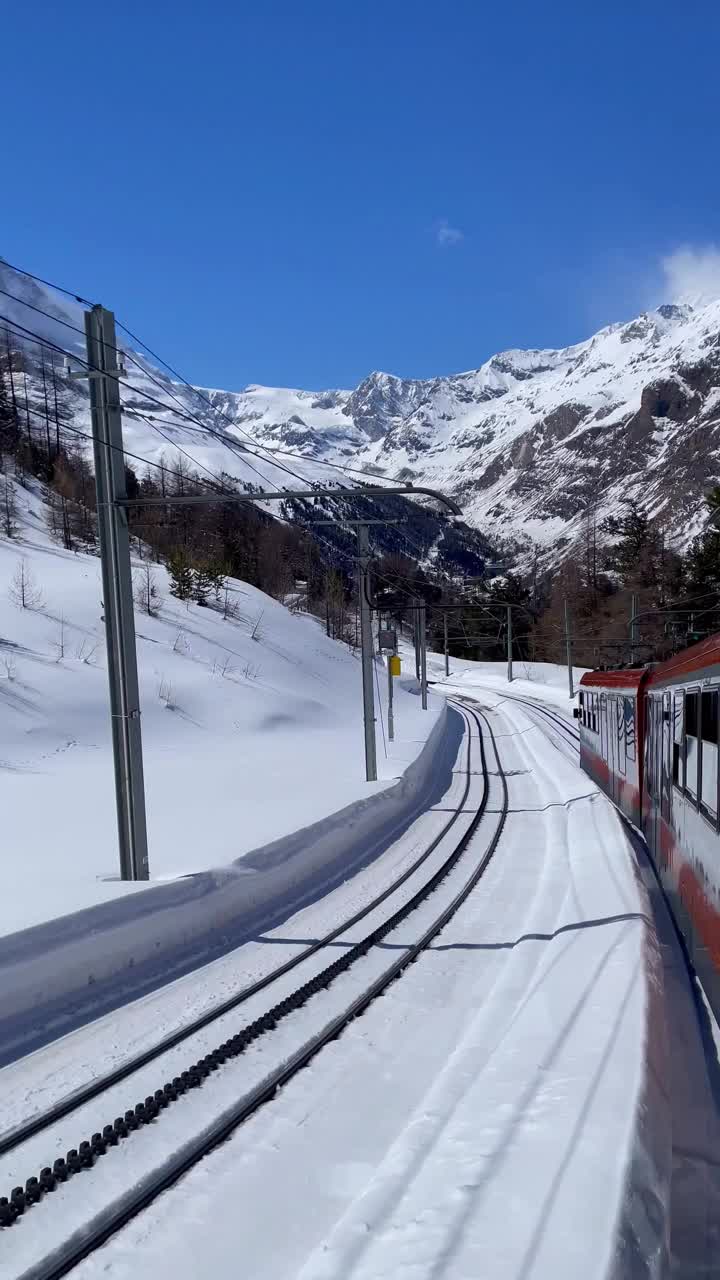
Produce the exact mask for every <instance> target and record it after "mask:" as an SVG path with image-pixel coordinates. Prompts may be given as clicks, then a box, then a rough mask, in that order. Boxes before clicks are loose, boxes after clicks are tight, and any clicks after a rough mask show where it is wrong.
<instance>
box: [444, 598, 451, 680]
mask: <svg viewBox="0 0 720 1280" xmlns="http://www.w3.org/2000/svg"><path fill="white" fill-rule="evenodd" d="M443 646H444V650H445V675H446V677H447V676H449V675H450V651H449V649H448V616H447V609H446V610H445V612H444V613H443Z"/></svg>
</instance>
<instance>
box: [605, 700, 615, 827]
mask: <svg viewBox="0 0 720 1280" xmlns="http://www.w3.org/2000/svg"><path fill="white" fill-rule="evenodd" d="M616 703H617V699H616V698H612V697H608V698H607V700H606V703H605V752H604V755H605V759H606V760H607V764H608V771H609V777H608V793H609V795H610V797H611V799H612V800H614V801H615V802H616V803H617V799H618V776H617V775H618V748H617V723H616V722H617V707H616Z"/></svg>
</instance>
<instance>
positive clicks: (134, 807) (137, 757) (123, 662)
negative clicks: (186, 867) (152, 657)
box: [85, 306, 149, 880]
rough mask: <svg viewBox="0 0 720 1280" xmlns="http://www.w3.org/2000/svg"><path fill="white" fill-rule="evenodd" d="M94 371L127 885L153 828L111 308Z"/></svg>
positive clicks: (144, 861) (94, 340) (93, 357)
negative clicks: (147, 788)
mask: <svg viewBox="0 0 720 1280" xmlns="http://www.w3.org/2000/svg"><path fill="white" fill-rule="evenodd" d="M85 337H86V340H87V358H88V364H89V366H90V372H89V374H88V375H86V376H87V377H88V380H89V383H90V411H91V417H92V434H93V450H94V454H95V483H96V486H97V510H98V528H99V532H100V560H101V568H102V588H103V610H104V614H105V637H106V641H107V655H108V679H109V682H110V710H111V717H112V720H111V723H112V744H113V762H114V765H115V796H116V801H117V820H118V840H119V845H120V874H121V876H122V879H123V880H147V879H148V874H149V872H148V848H147V826H146V821H145V788H144V782H143V761H142V738H141V734H140V696H139V691H138V675H137V656H136V653H135V621H134V617H133V593H132V575H131V571H130V539H129V536H128V513H127V510H126V508H125V507H123V506H120V505H116V504H120V503H122V502H127V489H126V486H125V459H124V457H123V452H122V449H123V441H122V422H121V417H120V387H119V385H118V377H119V376H120V374H121V373H122V370H121V369H119V368H118V365H117V360H116V354H117V343H116V338H115V317H114V315H113V313H112V312H111V311H106V310H105V308H104V307H100V306H97V307H93V309H92V311H88V312H86V313H85Z"/></svg>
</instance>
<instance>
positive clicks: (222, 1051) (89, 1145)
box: [0, 702, 508, 1280]
mask: <svg viewBox="0 0 720 1280" xmlns="http://www.w3.org/2000/svg"><path fill="white" fill-rule="evenodd" d="M456 705H459V704H458V703H457V702H456ZM462 712H463V714H464V715H465V717H466V723H469V721H474V722H475V724H476V726H477V729H478V733H479V739H478V741H479V746H480V757H481V772H482V778H483V795H482V800H481V802H480V804H479V805H478V807H477V810H476V811H475V812H474V813H473V814H472V816H471V820H470V822H469V824H468V826H467V828H466V829H465V831H464V832H463V834H462V835H461V837H460V839H459V840H458V842H457V844H456V846H455V848H454V849H453V851H452V853H451V854H450V855H449V857H448V858H447V859H446V860H445V861H444V862H443V863H442V864H441V865H440V867H439V869H438V870H437V871H436V872H435V873H434V874H433V875H432V876H431V877H430V879H429V880H428V881H427V882H426V884H425V885H423V886H422V887H421V888H420V889H419V890H418V891H417V892H416V893H415V894H414V895H413V896H412V897H411V898H410V899H409V900H408V901H407V902H405V903H404V905H403V906H402V907H401V908H400V909H399V910H397V911H395V912H394V913H393V914H392V915H391V916H390V917H389V918H388V919H386V920H385V921H384V922H383V923H381V924H380V925H379V926H378V927H377V928H375V929H373V930H372V931H371V932H370V933H369V934H368V935H367V936H366V937H365V938H363V939H362V940H361V941H360V942H358V943H356V944H354V945H353V946H351V948H350V949H349V950H348V951H347V952H346V953H345V954H344V955H343V956H341V957H340V958H339V959H338V960H336V961H334V962H333V964H331V965H329V966H327V967H326V968H325V969H323V970H322V971H321V972H320V973H319V974H317V975H316V976H315V977H314V978H312V979H311V980H310V981H309V982H307V983H305V984H304V985H303V986H301V987H300V988H298V989H297V990H296V991H295V992H294V993H292V994H291V995H290V996H288V997H287V998H286V999H285V1000H282V1001H280V1003H279V1004H276V1005H275V1006H274V1007H273V1008H271V1009H269V1010H268V1011H267V1012H266V1013H265V1014H263V1015H262V1016H261V1017H260V1018H257V1019H255V1020H254V1022H252V1023H250V1024H249V1025H248V1026H246V1027H244V1028H243V1029H242V1030H241V1031H240V1032H238V1033H237V1034H236V1035H234V1036H232V1037H231V1038H230V1039H229V1040H226V1041H224V1042H223V1043H222V1044H221V1045H219V1046H218V1047H217V1048H216V1049H215V1050H214V1051H213V1052H212V1053H210V1054H207V1055H206V1056H205V1057H204V1058H202V1059H200V1060H199V1061H198V1062H196V1063H194V1064H193V1066H191V1067H190V1068H189V1069H188V1070H187V1071H185V1072H182V1073H181V1074H180V1075H179V1076H176V1077H174V1078H173V1079H172V1080H170V1081H168V1082H166V1084H165V1085H164V1086H163V1087H162V1088H161V1089H158V1090H156V1091H155V1093H154V1094H152V1095H149V1096H148V1097H147V1098H146V1099H145V1101H144V1102H141V1103H138V1104H137V1105H136V1106H135V1108H134V1109H132V1110H128V1111H126V1112H125V1114H124V1116H121V1117H118V1118H117V1119H116V1120H115V1122H114V1124H112V1125H106V1126H105V1127H104V1128H103V1129H102V1131H101V1132H100V1131H98V1132H97V1133H95V1134H93V1136H92V1138H90V1139H89V1140H86V1141H85V1142H83V1143H81V1144H80V1146H79V1147H78V1148H73V1149H71V1150H70V1151H69V1152H68V1155H67V1157H66V1158H65V1159H64V1160H60V1161H56V1162H55V1166H53V1167H52V1168H50V1167H49V1166H48V1167H46V1168H44V1169H43V1170H42V1171H41V1173H40V1175H39V1176H36V1177H33V1178H29V1179H28V1180H27V1182H26V1183H25V1186H24V1187H22V1188H21V1187H18V1188H16V1189H15V1191H14V1192H13V1193H12V1196H11V1197H10V1198H9V1200H7V1201H5V1202H4V1203H1V1204H0V1208H1V1209H2V1211H3V1213H4V1218H5V1221H6V1222H7V1223H8V1225H11V1224H12V1223H13V1222H15V1220H16V1219H17V1218H18V1217H20V1216H21V1215H24V1213H25V1211H26V1210H27V1209H29V1208H30V1207H31V1206H34V1205H35V1204H36V1203H37V1202H38V1201H39V1200H41V1199H42V1198H43V1197H44V1196H45V1195H46V1194H47V1193H49V1192H50V1191H52V1190H53V1189H54V1187H56V1186H57V1185H58V1182H63V1181H65V1180H67V1178H69V1177H72V1176H73V1175H75V1174H77V1173H79V1172H81V1171H83V1170H86V1169H89V1168H91V1167H92V1165H93V1164H94V1163H95V1161H96V1160H97V1159H98V1158H99V1157H100V1156H102V1155H104V1154H105V1153H106V1152H108V1151H109V1149H110V1147H112V1146H115V1145H118V1144H119V1143H121V1142H124V1141H125V1140H126V1139H127V1138H128V1137H129V1136H130V1134H131V1133H132V1132H133V1131H134V1130H136V1129H138V1128H144V1127H145V1126H146V1125H148V1124H151V1123H153V1122H155V1121H156V1120H157V1118H158V1117H159V1115H160V1113H161V1112H162V1111H163V1110H165V1109H166V1108H167V1107H169V1106H171V1105H172V1104H174V1103H175V1102H176V1101H177V1100H178V1099H179V1098H180V1097H181V1096H183V1095H184V1094H185V1093H186V1092H189V1091H192V1090H194V1089H197V1088H200V1087H201V1086H202V1085H203V1084H204V1083H205V1081H206V1080H207V1079H208V1078H209V1076H211V1075H212V1073H213V1072H215V1071H217V1070H218V1069H220V1068H221V1067H222V1066H223V1065H224V1064H225V1063H226V1062H228V1061H229V1060H231V1059H233V1058H235V1057H238V1056H239V1055H241V1054H242V1053H243V1052H244V1051H245V1049H246V1048H247V1047H248V1046H249V1045H250V1044H252V1043H253V1042H254V1041H256V1040H257V1039H259V1038H260V1037H261V1036H264V1035H266V1034H268V1033H269V1032H271V1031H272V1030H273V1029H274V1028H275V1026H276V1025H277V1024H278V1022H280V1021H282V1020H283V1019H284V1018H285V1017H286V1016H287V1015H288V1014H289V1013H291V1012H292V1011H294V1010H295V1009H297V1008H299V1007H300V1006H301V1005H303V1004H305V1003H306V1002H307V1001H308V1000H309V999H311V998H312V997H313V996H314V995H315V994H316V993H317V992H319V991H320V990H322V989H324V988H327V987H329V986H330V985H331V984H332V983H333V982H334V980H335V979H336V978H337V977H338V976H339V975H340V974H341V973H344V972H346V971H347V970H348V969H349V968H351V966H352V965H353V964H354V963H355V962H356V961H357V960H358V959H359V958H360V957H361V956H364V955H367V953H368V952H369V951H371V949H372V948H374V947H376V946H377V945H378V944H379V943H380V942H381V941H382V939H383V938H384V937H385V936H386V935H387V934H388V933H390V932H391V930H393V929H394V928H396V927H397V925H398V924H400V923H402V922H403V921H404V920H405V919H406V918H407V917H408V916H409V915H410V914H411V913H412V912H413V911H414V910H415V909H416V908H417V907H419V906H420V905H421V904H422V903H423V902H425V901H426V899H428V898H429V896H430V895H431V894H432V893H433V892H434V890H436V889H437V888H438V886H439V885H440V884H441V883H442V881H443V880H444V879H445V878H446V877H447V875H448V874H449V873H450V872H451V871H452V870H453V868H454V867H455V866H456V864H457V863H458V861H459V859H460V858H461V856H462V854H463V853H464V852H465V850H466V848H467V846H468V844H469V843H470V841H471V840H472V838H473V836H474V835H475V833H476V831H477V829H478V827H479V825H480V822H481V820H482V818H483V816H484V814H485V810H486V807H487V801H488V796H489V773H488V769H487V763H486V758H485V746H484V740H483V724H484V726H485V729H486V730H487V733H488V735H489V737H490V740H491V742H492V745H493V750H494V754H495V758H496V761H497V773H498V777H499V780H500V783H501V787H502V797H503V799H502V806H501V808H500V810H499V813H498V815H497V824H496V827H495V830H494V833H493V835H492V838H491V839H490V841H489V843H488V845H487V847H486V849H485V851H484V853H483V855H482V857H481V858H480V860H479V862H478V863H477V864H476V865H475V867H474V869H473V871H472V873H471V874H470V876H469V877H468V879H467V880H466V881H465V882H464V884H463V885H462V887H461V888H460V890H459V892H457V893H455V895H454V896H453V897H452V899H451V901H450V902H449V904H447V905H446V906H445V907H444V909H443V910H442V911H441V912H440V914H439V915H437V916H436V917H435V919H434V920H433V921H432V923H431V924H430V925H429V927H427V928H426V929H425V930H424V932H423V934H422V936H421V937H420V938H419V939H418V940H417V941H416V942H414V943H412V944H409V945H408V946H407V948H406V949H404V950H403V952H402V954H401V955H400V956H399V957H398V958H397V959H396V960H395V961H394V962H393V963H392V964H390V965H389V966H388V968H386V969H385V970H383V972H382V973H381V974H380V975H379V977H377V978H376V979H375V980H374V981H373V982H372V983H371V984H369V985H368V986H367V988H365V989H364V990H363V991H362V992H361V993H360V994H359V995H357V996H356V997H355V998H354V999H353V1000H352V1001H351V1002H350V1003H349V1005H348V1006H347V1007H346V1008H344V1009H343V1010H342V1011H341V1012H340V1013H338V1014H337V1015H336V1016H335V1017H333V1018H332V1019H331V1021H330V1022H329V1023H327V1024H326V1025H325V1026H324V1027H323V1029H322V1030H321V1031H320V1032H319V1033H318V1034H316V1035H314V1036H312V1037H310V1038H309V1039H308V1040H307V1041H306V1042H305V1043H304V1044H302V1045H301V1047H300V1048H299V1049H297V1050H296V1051H295V1052H294V1053H293V1054H291V1055H290V1056H289V1057H288V1058H287V1059H286V1060H285V1061H284V1062H283V1063H282V1065H281V1066H279V1067H277V1068H276V1069H275V1070H272V1071H270V1072H269V1073H268V1074H267V1075H266V1076H265V1078H264V1079H263V1080H262V1081H261V1082H260V1083H259V1084H258V1085H257V1086H256V1087H255V1088H253V1089H251V1090H250V1091H248V1092H247V1093H246V1094H245V1095H244V1096H243V1097H241V1098H239V1099H238V1100H237V1101H236V1102H235V1103H234V1104H233V1105H232V1106H231V1107H229V1108H227V1109H226V1110H225V1111H223V1112H222V1113H221V1114H220V1115H219V1116H218V1117H217V1118H216V1119H215V1120H214V1121H213V1122H212V1123H211V1124H210V1125H209V1126H207V1127H206V1128H205V1129H204V1130H203V1132H202V1133H201V1134H200V1135H198V1136H197V1137H196V1138H194V1139H192V1140H191V1141H189V1142H187V1143H186V1144H185V1145H183V1147H182V1148H181V1149H179V1150H178V1151H177V1153H176V1155H174V1156H172V1157H171V1158H169V1159H168V1160H166V1161H165V1163H164V1164H163V1165H162V1166H161V1168H160V1169H159V1170H157V1172H156V1173H153V1174H151V1175H148V1176H146V1177H144V1178H140V1179H139V1180H138V1181H137V1182H136V1183H135V1185H134V1186H132V1187H131V1188H130V1189H129V1190H128V1191H127V1192H125V1193H123V1194H122V1195H121V1196H119V1197H118V1198H117V1199H116V1200H115V1201H114V1203H113V1204H111V1205H109V1206H108V1207H107V1208H106V1209H101V1210H100V1211H98V1212H97V1213H96V1214H95V1216H94V1218H93V1220H92V1222H91V1223H90V1224H88V1225H87V1226H85V1227H83V1229H82V1230H79V1231H76V1232H75V1234H73V1235H72V1236H71V1238H69V1239H68V1240H67V1241H66V1242H64V1243H63V1244H61V1245H59V1246H57V1247H56V1248H55V1249H54V1250H53V1252H52V1253H51V1254H50V1255H48V1256H46V1257H45V1258H44V1259H42V1260H40V1261H39V1262H38V1263H37V1264H34V1265H33V1266H31V1268H30V1269H29V1270H27V1271H25V1272H24V1273H23V1275H24V1276H25V1277H27V1280H31V1277H32V1280H56V1278H58V1277H60V1276H63V1275H66V1274H67V1272H68V1271H70V1270H71V1269H72V1267H74V1266H75V1265H77V1263H78V1262H79V1261H81V1259H82V1258H84V1257H86V1256H87V1255H88V1254H90V1253H92V1252H93V1251H94V1250H95V1249H96V1248H98V1247H99V1246H100V1245H101V1244H102V1243H104V1242H105V1241H106V1240H107V1239H108V1238H109V1237H110V1236H111V1235H113V1234H114V1233H115V1232H116V1231H117V1230H118V1229H119V1228H120V1227H122V1226H123V1225H124V1224H125V1223H127V1222H129V1221H130V1220H131V1219H132V1218H133V1217H135V1216H136V1215H137V1214H138V1213H140V1212H141V1211H142V1210H143V1209H144V1208H145V1207H146V1206H147V1205H148V1204H150V1203H151V1201H152V1200H154V1199H155V1198H156V1196H158V1195H159V1194H160V1193H161V1192H162V1191H164V1190H166V1189H167V1188H168V1187H170V1186H172V1185H173V1183H175V1182H176V1181H177V1180H178V1179H179V1178H180V1177H181V1176H182V1175H183V1174H184V1173H185V1172H186V1171H187V1170H189V1169H190V1168H191V1167H192V1166H193V1165H194V1164H196V1163H197V1162H198V1161H199V1160H201V1159H203V1158H204V1156H205V1155H207V1154H208V1152H210V1151H211V1150H212V1149H213V1148H214V1147H216V1146H217V1145H218V1144H219V1143H221V1142H223V1141H224V1140H225V1139H226V1138H227V1137H228V1136H229V1135H230V1134H231V1133H232V1132H233V1130H234V1129H236V1128H237V1126H238V1125H240V1124H241V1123H242V1122H243V1121H244V1120H246V1119H247V1118H248V1117H249V1116H251V1115H252V1114H253V1113H254V1112H255V1111H257V1110H258V1108H259V1107H261V1106H262V1105H263V1104H264V1103H265V1102H266V1101H268V1100H269V1099H270V1098H272V1097H273V1096H274V1094H275V1093H276V1091H277V1090H278V1089H279V1088H280V1087H281V1086H282V1085H283V1084H285V1083H286V1082H288V1081H289V1080H290V1079H291V1078H292V1077H293V1076H294V1075H295V1074H296V1073H297V1072H298V1071H300V1070H301V1069H302V1068H303V1067H304V1066H305V1065H306V1064H307V1063H308V1062H310V1061H311V1059H312V1058H313V1057H314V1056H315V1055H316V1054H317V1053H318V1052H319V1051H320V1050H321V1049H322V1048H323V1046H324V1045H326V1044H327V1043H329V1042H330V1041H331V1040H333V1039H335V1038H337V1036H338V1035H340V1033H341V1032H342V1031H343V1029H344V1028H345V1027H346V1026H347V1025H348V1024H349V1023H350V1022H351V1021H352V1020H353V1019H354V1018H355V1017H357V1016H358V1015H359V1014H360V1013H362V1012H363V1010H364V1009H366V1008H367V1007H368V1005H369V1004H370V1003H371V1002H372V1001H373V1000H374V999H375V997H376V996H378V995H379V994H381V992H383V991H385V990H386V989H387V987H388V986H389V985H390V984H391V983H392V982H393V981H394V980H395V979H396V978H397V977H398V976H399V975H400V974H401V973H402V971H403V970H404V969H405V968H406V967H407V966H408V965H409V964H411V963H412V962H413V961H414V960H415V959H416V958H417V957H418V956H419V955H420V954H421V953H422V952H423V951H424V950H425V949H426V948H427V947H428V946H429V944H430V942H431V941H432V940H433V938H434V937H435V936H436V935H437V933H438V932H439V931H440V930H441V929H442V928H443V927H444V926H445V925H446V924H447V922H448V921H449V920H450V919H451V917H452V916H453V914H454V913H455V911H457V909H458V908H459V907H460V905H461V904H462V903H463V902H464V901H465V899H466V898H467V897H468V895H469V894H470V893H471V892H472V890H473V889H474V887H475V886H476V885H477V883H478V881H479V880H480V878H481V876H482V874H483V873H484V871H485V869H486V867H487V865H488V863H489V861H490V859H491V857H492V855H493V853H494V851H495V848H496V846H497V844H498V841H499V839H500V836H501V834H502V831H503V828H504V824H505V818H506V815H507V810H508V789H507V782H506V779H505V776H504V772H503V769H502V765H501V763H500V757H499V753H498V750H497V745H496V743H495V738H494V734H493V731H492V728H491V726H490V723H489V721H488V720H487V718H486V716H485V714H484V713H483V712H482V711H476V710H475V709H472V708H466V707H463V708H462ZM470 745H471V744H470V741H469V743H468V770H467V780H466V786H465V791H464V795H463V798H462V800H461V801H460V804H459V806H458V808H457V810H456V811H455V814H454V818H455V820H456V819H457V818H459V817H460V816H461V814H462V813H463V812H465V814H466V816H467V811H466V810H465V809H464V805H465V802H466V799H467V795H468V793H469V787H470V776H471V771H470ZM446 832H447V827H446V828H445V833H446ZM434 843H435V844H436V843H437V841H436V842H434ZM338 932H341V930H339V931H338ZM0 1234H1V1235H2V1236H3V1237H5V1238H6V1239H7V1240H10V1239H12V1238H13V1236H14V1230H13V1231H12V1232H8V1233H7V1235H6V1232H5V1231H2V1233H0Z"/></svg>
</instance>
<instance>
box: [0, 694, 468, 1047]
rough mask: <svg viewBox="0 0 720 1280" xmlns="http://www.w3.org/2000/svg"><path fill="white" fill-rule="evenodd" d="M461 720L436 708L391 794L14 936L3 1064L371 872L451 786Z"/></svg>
mask: <svg viewBox="0 0 720 1280" xmlns="http://www.w3.org/2000/svg"><path fill="white" fill-rule="evenodd" d="M461 736H462V723H461V721H460V718H459V717H458V716H456V715H455V714H454V713H450V714H448V713H447V711H446V708H445V707H444V706H443V707H442V708H441V710H440V713H439V715H438V716H437V719H436V721H435V724H434V727H433V729H432V731H431V733H430V736H429V738H428V740H427V742H426V743H425V746H424V747H423V750H422V751H421V753H420V755H419V757H418V758H417V759H416V760H415V761H414V762H413V763H412V764H411V765H410V767H409V768H408V769H407V770H406V772H405V774H404V775H403V776H402V777H401V778H400V779H399V781H398V782H396V784H395V785H394V786H392V787H389V788H387V789H386V790H384V791H380V792H377V793H376V794H375V795H373V796H370V797H365V798H363V799H360V800H356V801H354V802H353V803H352V804H350V805H347V806H345V807H344V808H343V809H341V810H339V811H338V812H337V813H334V814H332V815H330V816H329V817H327V818H324V819H322V820H321V821H319V822H317V823H314V824H313V825H312V826H310V827H306V828H303V829H302V830H301V831H297V832H293V833H292V834H291V835H288V836H285V837H282V838H281V839H279V840H276V841H274V842H272V843H271V844H268V845H266V846H264V847H262V848H260V849H258V850H256V851H254V852H253V853H250V854H247V855H245V856H244V857H243V858H240V859H238V860H237V862H235V863H234V864H233V865H231V866H229V867H225V868H220V869H217V870H214V871H206V872H199V873H198V874H196V875H191V876H186V877H183V878H182V879H179V880H176V881H173V882H171V883H168V884H163V885H156V886H154V887H152V888H150V889H147V890H146V891H145V892H143V893H138V894H133V895H131V896H130V897H125V898H119V899H116V900H115V901H113V902H109V903H102V904H100V905H98V906H95V907H89V908H86V909H85V910H84V911H79V912H75V913H73V914H72V915H69V916H63V917H61V918H60V919H58V920H51V921H48V922H46V923H45V924H41V925H37V926H35V927H34V928H32V929H25V930H22V931H21V932H19V933H15V934H12V935H10V937H8V938H6V939H5V940H4V943H3V945H2V954H1V955H0V991H2V995H0V1043H2V1046H3V1048H2V1052H1V1053H0V1065H1V1064H2V1063H5V1062H8V1061H12V1060H13V1059H14V1058H16V1057H19V1056H20V1055H21V1054H23V1053H27V1052H29V1051H30V1050H32V1049H34V1048H37V1047H38V1046H39V1045H41V1044H44V1043H47V1042H48V1041H49V1040H51V1039H54V1038H56V1037H57V1036H58V1035H62V1034H64V1033H65V1032H67V1031H69V1030H71V1029H72V1028H73V1027H76V1026H78V1025H81V1024H82V1023H84V1022H87V1021H89V1020H90V1019H92V1018H95V1017H98V1016H99V1015H100V1014H102V1013H104V1012H107V1011H108V1010H109V1009H111V1008H114V1007H117V1005H119V1004H121V1003H124V1002H126V1001H128V1000H134V999H137V997H138V996H140V995H142V994H144V993H145V992H147V991H149V990H151V989H152V988H154V987H156V986H159V985H161V984H163V983H165V982H167V981H169V980H170V979H171V978H175V977H178V976H179V975H180V974H182V973H186V972H187V971H188V970H190V969H192V968H194V967H197V966H198V965H200V964H204V963H206V962H207V961H209V960H211V959H213V958H214V957H215V956H218V955H221V954H222V953H223V952H225V951H228V950H229V949H230V948H232V947H236V946H239V945H240V944H241V943H243V942H245V941H247V940H248V939H249V938H251V937H253V936H254V935H256V934H257V933H259V932H262V931H264V930H266V929H269V928H273V927H275V926H277V925H278V924H280V923H282V922H283V921H284V920H286V919H288V917H289V916H291V915H292V914H293V913H294V912H296V911H298V910H299V909H300V908H301V907H303V906H306V905H308V904H309V903H311V902H314V901H317V899H318V898H320V897H322V896H323V895H324V894H326V893H328V892H329V891H330V890H331V889H332V888H334V887H335V886H336V885H338V884H339V883H341V882H342V881H344V880H346V879H348V878H349V877H350V876H352V875H354V874H355V873H356V872H357V871H359V870H360V869H361V868H362V867H364V866H367V865H368V864H369V863H370V862H372V861H373V860H374V859H375V858H377V857H379V856H380V854H381V853H382V852H383V851H384V850H385V849H387V848H388V846H389V845H390V844H392V843H393V842H394V841H395V840H397V838H398V837H399V836H400V834H401V833H402V832H403V831H404V830H406V828H407V827H408V826H410V825H411V823H412V822H413V821H414V820H415V819H416V818H417V817H418V815H419V814H420V813H421V812H422V811H423V810H425V809H426V808H428V807H429V806H431V805H432V804H434V803H436V802H437V801H438V800H439V799H440V798H441V796H442V795H443V794H444V792H445V791H446V790H447V789H448V787H449V785H450V782H451V780H452V769H453V764H454V762H455V759H456V757H457V751H458V746H459V742H460V738H461Z"/></svg>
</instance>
